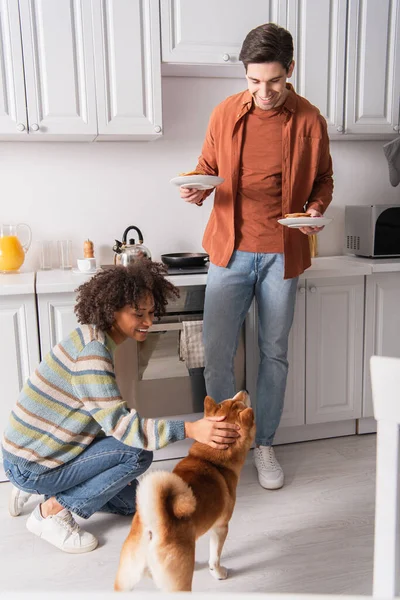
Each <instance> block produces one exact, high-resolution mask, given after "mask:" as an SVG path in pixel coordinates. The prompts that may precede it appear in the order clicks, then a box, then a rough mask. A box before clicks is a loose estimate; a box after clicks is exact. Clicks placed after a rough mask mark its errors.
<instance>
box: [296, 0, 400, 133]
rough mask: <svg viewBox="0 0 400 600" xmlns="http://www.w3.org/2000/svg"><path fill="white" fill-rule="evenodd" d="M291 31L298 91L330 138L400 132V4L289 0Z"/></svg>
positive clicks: (388, 0)
mask: <svg viewBox="0 0 400 600" xmlns="http://www.w3.org/2000/svg"><path fill="white" fill-rule="evenodd" d="M287 28H288V29H289V31H290V32H291V33H292V35H293V38H294V45H295V60H296V67H295V70H294V74H293V83H294V86H295V89H296V91H297V93H299V94H300V95H301V96H305V97H306V98H307V99H308V100H310V102H312V103H313V104H315V106H318V108H319V109H320V110H321V113H322V114H323V115H324V116H325V118H326V119H327V122H328V131H329V133H330V135H333V136H334V138H335V139H340V138H341V137H342V136H343V137H344V135H346V136H347V137H346V139H352V137H355V136H356V135H358V134H361V135H363V136H366V135H368V136H370V137H372V138H373V137H374V136H376V135H378V136H382V135H383V136H386V135H393V134H394V135H395V134H396V133H399V117H400V114H399V110H400V68H399V64H400V32H399V28H400V1H399V0H382V1H380V2H374V1H371V0H370V1H362V0H330V1H328V0H323V1H322V2H321V0H307V2H302V1H301V0H288V8H287ZM367 40H368V41H367Z"/></svg>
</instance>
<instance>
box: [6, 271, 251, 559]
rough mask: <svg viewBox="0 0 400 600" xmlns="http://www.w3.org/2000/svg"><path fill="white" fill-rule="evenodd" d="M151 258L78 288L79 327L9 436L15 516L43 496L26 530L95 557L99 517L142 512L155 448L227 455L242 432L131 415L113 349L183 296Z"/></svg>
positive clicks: (20, 406) (59, 348)
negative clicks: (202, 447)
mask: <svg viewBox="0 0 400 600" xmlns="http://www.w3.org/2000/svg"><path fill="white" fill-rule="evenodd" d="M164 273H165V271H164V267H163V266H162V265H161V264H159V263H154V262H151V261H150V260H148V259H143V260H139V261H136V262H135V263H133V264H132V265H129V267H122V266H121V267H114V268H113V269H109V270H105V271H100V272H99V273H98V274H97V275H95V276H94V277H93V278H92V279H90V280H89V281H87V282H86V283H84V284H83V285H81V286H80V287H79V288H78V297H77V303H76V306H75V313H76V315H77V318H78V321H79V323H80V324H81V325H80V326H79V327H77V328H76V329H75V330H74V331H72V333H71V334H70V335H69V336H68V337H67V338H66V339H64V340H63V341H61V342H60V343H59V344H57V345H56V346H54V348H53V349H52V350H51V351H50V352H49V353H48V355H47V356H45V358H44V359H43V360H42V362H41V363H40V365H39V367H38V368H37V370H36V371H35V373H34V374H33V375H32V376H31V377H30V378H29V379H28V381H27V382H26V384H25V386H24V388H23V390H22V391H21V394H20V396H19V399H18V401H17V404H16V406H15V407H14V409H13V411H12V412H11V415H10V419H9V423H8V426H7V428H6V430H5V432H4V437H3V458H4V468H5V471H6V474H7V476H8V477H9V479H10V481H11V482H12V483H13V484H14V486H15V488H14V489H13V491H12V494H11V499H10V513H11V514H12V515H13V516H17V515H19V514H20V513H21V509H22V506H23V505H24V504H25V502H26V500H27V498H29V495H30V494H43V495H44V497H45V499H44V502H43V503H41V504H39V505H38V506H37V507H36V508H35V510H34V511H33V513H32V514H31V515H30V516H29V518H28V520H27V528H28V529H29V531H31V532H32V533H35V534H36V535H38V536H39V537H41V538H43V539H45V540H46V541H48V542H49V543H51V544H53V545H54V546H56V547H57V548H60V549H61V550H63V551H65V552H71V553H82V552H90V551H91V550H94V549H95V548H96V546H97V544H98V541H97V539H96V538H95V537H94V536H93V535H92V534H91V533H89V532H86V531H84V530H82V529H81V528H80V527H79V525H78V524H77V523H76V521H75V520H74V518H73V516H72V514H71V513H75V514H77V515H79V516H80V517H83V518H84V519H87V518H89V517H90V516H91V515H92V514H93V513H94V512H96V511H105V512H112V513H116V514H124V515H127V514H133V513H134V512H135V492H136V485H137V477H138V476H139V475H141V474H142V473H144V471H146V469H148V467H149V466H150V464H151V462H152V457H153V455H152V452H151V451H152V450H156V449H158V448H162V447H164V446H166V445H167V444H170V443H172V442H175V441H177V440H183V439H184V438H186V437H188V438H193V439H195V440H197V441H199V442H203V443H205V444H209V445H211V446H213V447H214V448H227V447H228V445H229V443H232V442H233V441H234V439H235V438H236V437H237V436H238V435H239V433H238V432H237V428H236V426H235V425H233V424H229V423H221V422H220V421H221V419H220V418H214V419H205V418H203V419H200V420H198V421H195V422H193V423H191V422H184V421H170V420H164V419H142V418H140V416H139V415H138V413H137V412H136V411H135V410H133V409H128V408H127V406H126V402H124V400H123V399H122V397H121V394H120V392H119V389H118V385H117V383H116V380H115V373H114V351H115V348H116V346H118V345H119V344H122V342H124V341H125V340H126V339H127V338H131V339H133V340H136V341H137V342H142V341H144V340H145V339H146V337H147V333H148V330H149V327H150V326H151V324H152V323H153V319H154V315H158V316H161V315H163V314H164V313H165V306H166V304H167V302H168V299H169V298H172V297H174V296H177V295H178V290H177V288H175V287H174V286H173V285H172V284H171V283H170V282H169V281H168V280H167V279H165V277H164Z"/></svg>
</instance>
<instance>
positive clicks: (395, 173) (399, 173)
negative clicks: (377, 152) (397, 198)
mask: <svg viewBox="0 0 400 600" xmlns="http://www.w3.org/2000/svg"><path fill="white" fill-rule="evenodd" d="M383 151H384V153H385V156H386V160H387V161H388V164H389V180H390V183H391V184H392V186H393V187H396V185H399V183H400V135H398V136H397V138H396V139H395V140H393V141H391V142H389V143H387V144H385V145H384V146H383Z"/></svg>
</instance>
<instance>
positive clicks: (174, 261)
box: [161, 252, 209, 269]
mask: <svg viewBox="0 0 400 600" xmlns="http://www.w3.org/2000/svg"><path fill="white" fill-rule="evenodd" d="M161 260H162V262H163V263H164V264H165V265H168V266H169V267H177V268H178V269H182V268H185V267H204V265H205V264H206V263H207V262H208V261H209V256H208V254H205V253H203V252H197V253H196V252H177V253H174V254H162V255H161Z"/></svg>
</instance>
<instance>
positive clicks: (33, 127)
mask: <svg viewBox="0 0 400 600" xmlns="http://www.w3.org/2000/svg"><path fill="white" fill-rule="evenodd" d="M29 129H30V130H31V131H39V125H38V124H37V123H32V125H31V126H30V127H29Z"/></svg>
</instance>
